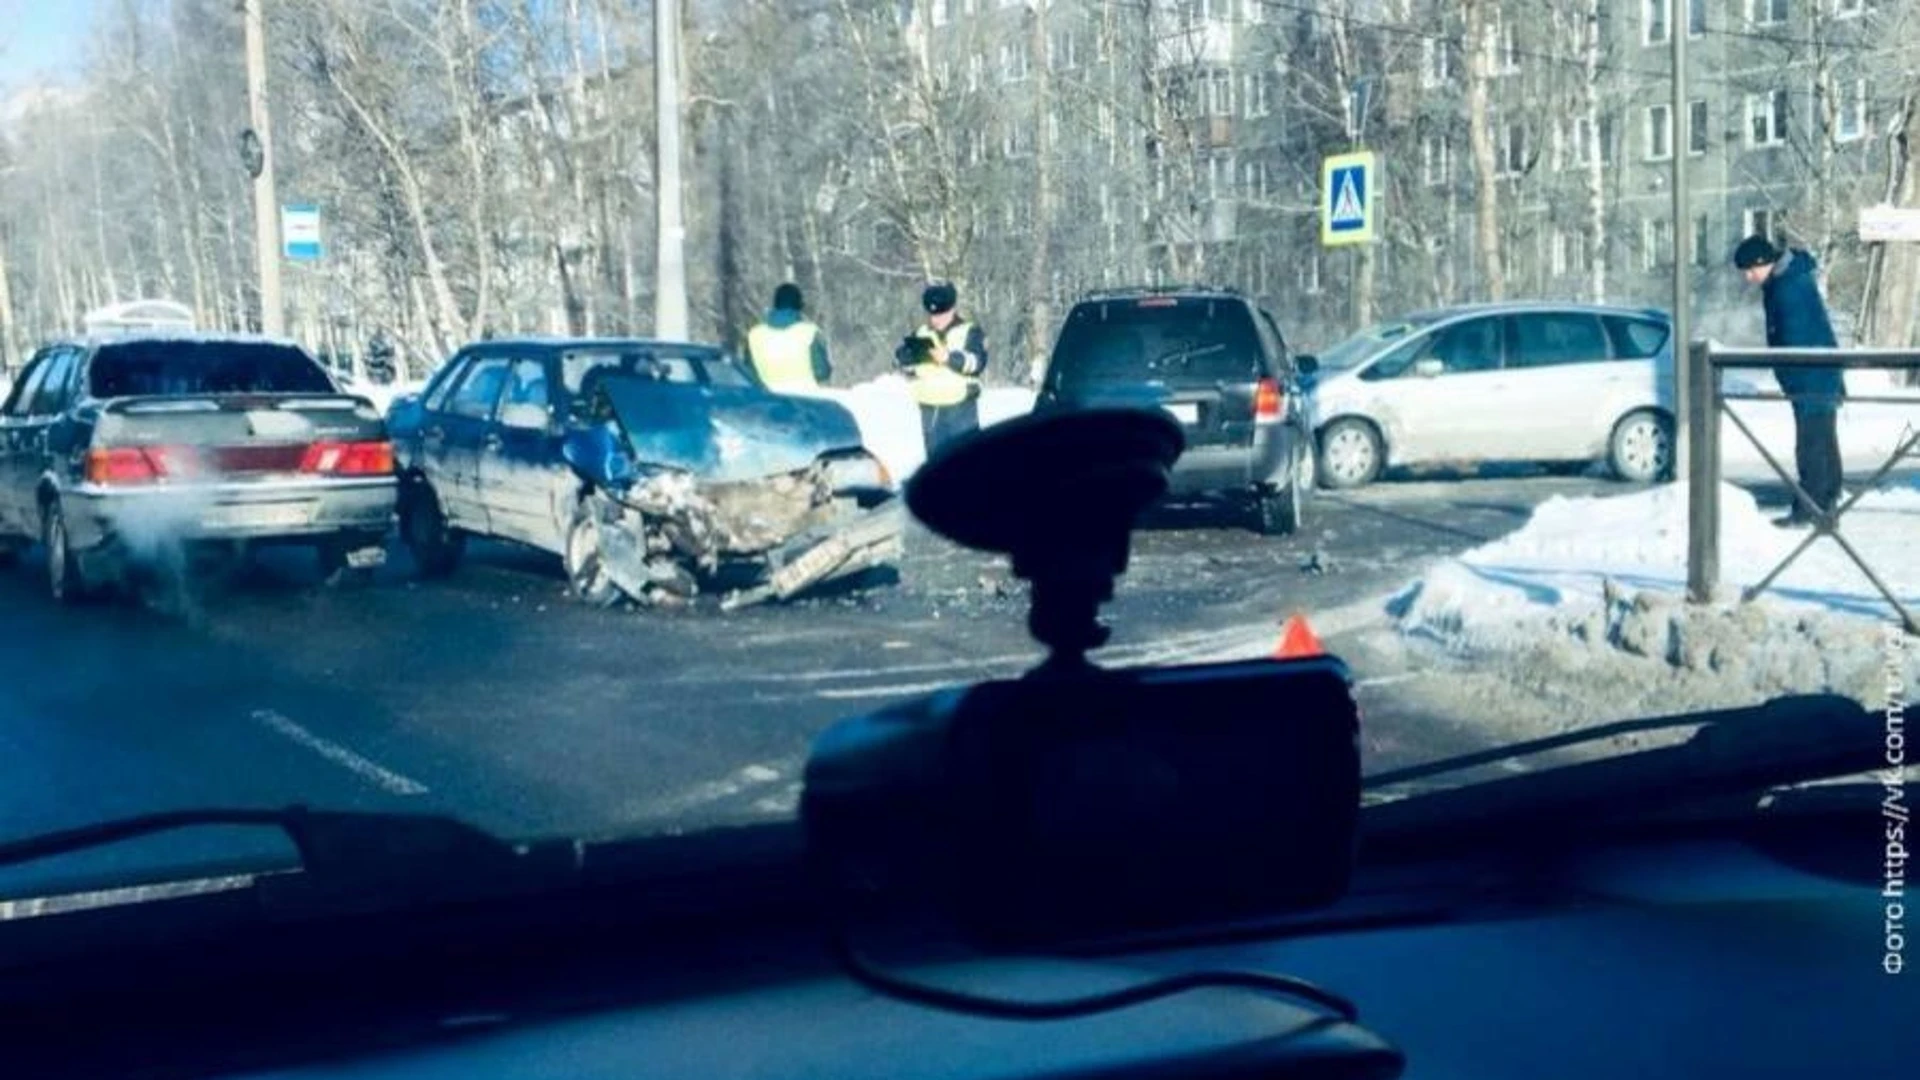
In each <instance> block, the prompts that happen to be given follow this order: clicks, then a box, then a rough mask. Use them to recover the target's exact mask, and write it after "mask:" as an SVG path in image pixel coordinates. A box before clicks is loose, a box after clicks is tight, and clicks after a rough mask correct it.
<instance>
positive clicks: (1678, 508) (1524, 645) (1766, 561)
mask: <svg viewBox="0 0 1920 1080" xmlns="http://www.w3.org/2000/svg"><path fill="white" fill-rule="evenodd" d="M1721 507H1722V510H1721V552H1720V558H1721V581H1722V592H1723V595H1722V597H1721V602H1720V603H1717V604H1713V605H1702V606H1693V605H1688V604H1686V603H1684V602H1683V598H1684V595H1685V589H1686V577H1687V571H1686V558H1687V489H1686V486H1685V485H1682V484H1673V485H1667V486H1663V487H1660V488H1656V489H1653V490H1650V491H1645V492H1638V493H1634V494H1630V495H1621V496H1613V497H1584V498H1558V497H1557V498H1554V499H1550V500H1548V501H1547V502H1545V503H1542V504H1541V505H1540V506H1538V507H1537V508H1536V509H1535V510H1534V513H1533V515H1532V517H1531V519H1530V520H1529V521H1528V522H1527V524H1526V525H1525V526H1523V527H1522V528H1520V529H1519V530H1517V531H1516V532H1514V533H1511V534H1509V535H1507V536H1505V537H1502V538H1500V539H1498V540H1495V541H1493V542H1492V543H1488V544H1485V545H1482V546H1480V547H1477V548H1474V549H1472V550H1470V551H1467V552H1465V553H1464V554H1461V555H1459V556H1457V557H1454V558H1450V559H1446V560H1444V561H1442V562H1440V563H1439V564H1437V565H1435V566H1433V567H1432V568H1431V569H1430V570H1429V571H1428V572H1427V573H1426V574H1425V575H1424V576H1423V577H1422V578H1421V579H1420V580H1418V581H1416V582H1414V583H1413V584H1411V585H1410V586H1408V587H1407V588H1406V589H1405V590H1404V591H1403V592H1401V593H1400V594H1399V595H1398V596H1397V597H1396V598H1395V599H1394V600H1393V602H1392V603H1391V604H1390V605H1389V608H1388V611H1389V615H1390V618H1391V619H1392V622H1393V626H1394V628H1395V629H1396V630H1397V631H1398V633H1399V635H1401V637H1402V638H1403V640H1405V641H1406V642H1407V643H1408V644H1409V645H1412V646H1414V647H1416V648H1426V649H1437V651H1438V653H1439V654H1440V655H1441V656H1443V657H1446V658H1451V659H1454V660H1464V661H1466V662H1467V663H1468V665H1469V668H1470V670H1472V671H1474V672H1476V673H1483V674H1486V673H1495V674H1497V675H1498V677H1499V679H1500V680H1502V681H1503V682H1504V683H1505V684H1506V686H1507V688H1508V689H1509V690H1511V691H1512V692H1513V694H1514V695H1515V696H1522V697H1529V698H1531V699H1532V700H1533V701H1534V702H1535V703H1536V704H1537V703H1538V702H1540V701H1544V700H1549V699H1551V700H1554V701H1556V702H1559V703H1561V704H1566V703H1573V704H1574V705H1575V707H1577V708H1579V709H1581V710H1586V711H1590V712H1591V713H1592V714H1593V718H1599V717H1603V716H1607V715H1612V716H1615V717H1619V716H1628V715H1636V714H1641V715H1644V714H1649V713H1654V712H1664V711H1679V710H1681V709H1684V708H1698V707H1712V706H1728V705H1735V704H1744V703H1749V702H1752V701H1757V700H1761V699H1763V698H1766V697H1771V696H1774V695H1777V694H1783V693H1813V692H1819V691H1834V692H1838V693H1843V694H1847V695H1848V696H1851V697H1855V698H1858V699H1860V700H1862V701H1866V702H1868V703H1870V704H1872V703H1877V702H1879V701H1884V700H1885V697H1886V695H1887V685H1888V680H1889V678H1890V676H1889V674H1888V672H1889V668H1890V667H1891V669H1892V671H1893V672H1895V674H1894V675H1892V676H1891V677H1892V678H1894V679H1897V680H1899V681H1898V682H1896V684H1895V685H1904V686H1908V687H1911V686H1916V685H1920V641H1917V640H1915V639H1912V638H1903V637H1901V636H1900V635H1898V634H1896V633H1893V632H1892V631H1893V628H1894V627H1895V626H1896V625H1897V624H1896V620H1895V617H1894V615H1893V614H1892V611H1891V609H1890V608H1889V607H1888V606H1887V604H1886V603H1885V601H1884V600H1882V599H1881V598H1880V596H1879V595H1878V593H1877V592H1876V591H1875V590H1874V588H1873V586H1872V584H1871V583H1870V582H1868V580H1867V579H1866V577H1865V576H1864V575H1863V574H1862V573H1861V572H1860V570H1859V569H1858V568H1857V567H1856V566H1855V565H1854V564H1853V563H1852V562H1851V560H1849V559H1848V558H1847V556H1846V554H1845V553H1844V552H1843V551H1842V550H1841V549H1840V547H1839V546H1838V545H1836V544H1835V543H1834V542H1833V541H1832V540H1830V539H1821V540H1819V541H1817V542H1815V543H1814V545H1813V546H1812V547H1811V548H1810V549H1808V550H1807V551H1806V552H1804V553H1803V554H1802V555H1801V556H1800V557H1799V558H1798V559H1797V560H1796V561H1795V562H1794V564H1793V565H1792V566H1791V567H1790V568H1788V569H1787V570H1786V571H1785V573H1784V574H1783V575H1781V576H1780V577H1779V578H1777V579H1776V580H1775V582H1774V583H1773V585H1772V586H1771V587H1770V588H1769V589H1768V591H1767V592H1766V593H1764V594H1761V595H1760V596H1759V597H1758V598H1756V599H1755V600H1753V601H1752V602H1750V603H1741V602H1739V597H1740V594H1741V591H1742V589H1743V588H1745V587H1747V586H1751V585H1757V584H1758V583H1759V582H1760V581H1761V580H1762V579H1763V578H1765V577H1766V575H1767V574H1769V573H1770V572H1772V570H1773V569H1774V567H1775V566H1777V565H1778V564H1779V563H1780V562H1781V560H1783V559H1784V558H1786V556H1787V555H1788V554H1789V553H1791V552H1792V551H1793V549H1794V548H1795V547H1796V546H1798V545H1799V544H1800V542H1801V541H1802V540H1804V539H1805V538H1806V537H1807V536H1808V532H1806V531H1804V530H1794V531H1787V530H1782V529H1780V528H1778V527H1776V526H1775V525H1774V524H1773V523H1772V520H1771V517H1770V515H1769V514H1767V513H1764V512H1762V510H1761V509H1760V507H1759V506H1758V505H1757V504H1756V502H1755V500H1754V497H1753V495H1752V494H1751V493H1749V492H1748V491H1746V490H1745V489H1742V488H1739V487H1735V486H1733V485H1731V484H1728V485H1723V487H1722V489H1721ZM1840 531H1841V535H1843V536H1844V537H1846V539H1847V540H1848V541H1849V542H1850V543H1852V545H1853V546H1854V548H1855V550H1857V551H1858V552H1859V553H1860V555H1861V556H1862V558H1864V559H1865V560H1866V561H1867V563H1868V565H1870V566H1871V567H1873V569H1874V571H1875V572H1876V573H1877V574H1878V575H1879V576H1880V577H1881V580H1882V581H1884V582H1885V583H1886V584H1887V587H1888V588H1889V589H1890V590H1891V591H1893V593H1894V594H1895V595H1896V596H1897V597H1899V598H1900V600H1901V602H1902V603H1903V604H1906V605H1908V607H1909V610H1914V611H1920V544H1915V543H1914V538H1915V537H1916V536H1920V491H1916V490H1913V489H1911V488H1906V489H1901V490H1892V491H1884V492H1877V493H1869V494H1868V495H1867V496H1865V497H1864V498H1863V499H1862V500H1861V502H1860V503H1859V504H1858V505H1857V506H1856V507H1855V508H1854V509H1853V510H1852V511H1850V512H1849V513H1848V514H1847V515H1846V516H1845V517H1844V518H1843V519H1842V522H1841V529H1840Z"/></svg>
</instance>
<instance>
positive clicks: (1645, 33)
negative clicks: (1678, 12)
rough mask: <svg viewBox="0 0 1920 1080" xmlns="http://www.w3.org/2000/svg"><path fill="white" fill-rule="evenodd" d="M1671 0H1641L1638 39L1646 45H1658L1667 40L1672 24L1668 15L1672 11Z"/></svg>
mask: <svg viewBox="0 0 1920 1080" xmlns="http://www.w3.org/2000/svg"><path fill="white" fill-rule="evenodd" d="M1672 3H1673V0H1641V7H1640V30H1641V36H1640V40H1641V41H1644V42H1646V43H1647V44H1648V45H1659V44H1662V43H1664V42H1665V41H1666V40H1667V35H1668V34H1669V33H1670V32H1672V29H1673V26H1672V24H1671V23H1670V22H1669V21H1668V17H1669V16H1670V15H1671V14H1672V13H1673V7H1672Z"/></svg>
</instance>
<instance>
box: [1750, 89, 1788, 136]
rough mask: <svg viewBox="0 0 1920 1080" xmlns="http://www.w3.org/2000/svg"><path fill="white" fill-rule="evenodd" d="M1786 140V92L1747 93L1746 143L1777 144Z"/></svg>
mask: <svg viewBox="0 0 1920 1080" xmlns="http://www.w3.org/2000/svg"><path fill="white" fill-rule="evenodd" d="M1786 141H1787V92H1786V91H1785V90H1775V91H1774V92H1773V93H1771V94H1748V95H1747V145H1749V146H1779V145H1780V144H1781V143H1783V142H1786Z"/></svg>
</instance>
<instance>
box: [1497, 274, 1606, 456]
mask: <svg viewBox="0 0 1920 1080" xmlns="http://www.w3.org/2000/svg"><path fill="white" fill-rule="evenodd" d="M1505 321H1506V336H1507V378H1506V381H1505V388H1504V389H1503V390H1502V391H1501V395H1502V396H1501V400H1502V401H1503V402H1505V403H1507V405H1508V406H1509V407H1508V408H1505V409H1503V410H1502V423H1501V432H1502V437H1503V438H1504V439H1505V440H1506V443H1507V445H1506V447H1505V453H1503V455H1502V456H1503V457H1508V458H1511V459H1514V460H1525V461H1556V460H1577V459H1580V458H1585V457H1588V456H1591V455H1592V454H1593V452H1594V447H1595V446H1596V445H1598V444H1599V443H1600V442H1601V441H1602V440H1604V439H1605V437H1606V428H1607V426H1609V425H1610V424H1611V423H1612V421H1611V419H1608V420H1597V419H1596V418H1595V415H1594V412H1595V409H1596V407H1597V406H1598V405H1599V404H1600V403H1601V402H1602V401H1603V400H1604V399H1605V398H1606V397H1607V396H1608V382H1609V379H1610V377H1611V376H1612V375H1613V374H1615V373H1617V372H1623V370H1624V369H1621V368H1619V367H1618V366H1617V365H1615V364H1614V363H1613V356H1612V351H1611V349H1610V348H1609V346H1608V343H1607V331H1606V328H1605V326H1604V325H1602V323H1601V322H1600V317H1599V316H1598V315H1596V314H1594V313H1592V312H1586V311H1527V312H1518V313H1515V314H1512V315H1508V316H1507V317H1506V320H1505Z"/></svg>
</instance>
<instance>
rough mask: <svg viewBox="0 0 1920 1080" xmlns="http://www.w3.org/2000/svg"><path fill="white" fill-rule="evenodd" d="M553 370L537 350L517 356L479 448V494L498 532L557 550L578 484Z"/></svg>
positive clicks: (488, 518)
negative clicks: (565, 445) (564, 448)
mask: <svg viewBox="0 0 1920 1080" xmlns="http://www.w3.org/2000/svg"><path fill="white" fill-rule="evenodd" d="M553 374H554V373H553V372H551V371H550V370H549V366H548V361H547V358H546V357H544V356H541V355H539V354H538V353H533V354H528V355H522V356H516V357H514V358H513V360H512V363H511V365H510V367H509V368H508V371H507V381H506V386H505V388H504V390H503V392H502V393H501V395H500V403H499V407H498V409H497V410H496V411H495V414H494V426H493V429H492V430H491V431H490V432H489V433H488V435H487V437H486V439H485V440H484V441H483V442H482V443H481V447H480V494H481V499H482V501H483V502H485V504H486V512H487V520H488V521H489V522H490V523H491V527H492V530H493V532H494V534H495V535H497V536H504V537H507V538H509V539H513V540H518V541H520V542H522V543H525V544H531V545H533V546H534V547H537V548H541V549H543V550H546V551H551V552H554V553H556V554H557V553H559V552H560V550H561V547H562V545H563V544H564V543H565V539H566V537H565V530H566V526H567V523H568V519H569V518H570V516H571V509H570V507H569V506H568V505H567V504H568V502H569V498H568V497H569V496H570V495H571V489H572V486H573V485H572V484H571V483H569V477H571V475H572V473H571V471H570V470H569V469H568V468H567V465H566V462H565V460H564V459H563V458H562V457H561V456H560V444H561V438H562V436H561V433H560V431H561V429H560V425H559V424H557V423H556V422H555V421H556V412H555V409H554V405H555V398H556V397H557V395H556V394H554V392H553V389H554V385H555V383H554V380H553V378H552V375H553Z"/></svg>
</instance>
